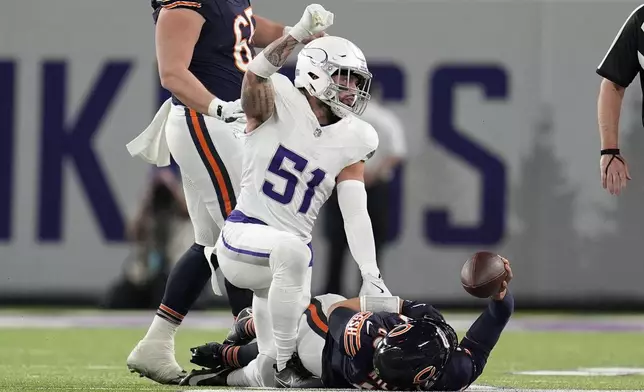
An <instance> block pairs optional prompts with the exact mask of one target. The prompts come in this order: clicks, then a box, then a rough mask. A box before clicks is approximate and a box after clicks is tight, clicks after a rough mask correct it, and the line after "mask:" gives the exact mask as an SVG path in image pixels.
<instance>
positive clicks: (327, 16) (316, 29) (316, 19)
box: [288, 4, 333, 42]
mask: <svg viewBox="0 0 644 392" xmlns="http://www.w3.org/2000/svg"><path fill="white" fill-rule="evenodd" d="M332 24H333V13H332V12H329V11H327V10H325V9H324V7H322V6H321V5H319V4H311V5H309V6H308V7H306V9H305V10H304V14H303V15H302V19H300V21H299V22H297V24H296V25H295V26H293V28H291V29H290V30H289V31H288V34H290V35H291V36H292V37H293V38H295V39H296V40H297V41H298V42H302V41H303V40H304V39H306V38H308V37H310V36H312V35H315V34H318V33H321V32H323V31H324V30H326V29H328V28H329V27H330V26H331V25H332Z"/></svg>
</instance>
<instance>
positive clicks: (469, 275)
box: [461, 252, 507, 298]
mask: <svg viewBox="0 0 644 392" xmlns="http://www.w3.org/2000/svg"><path fill="white" fill-rule="evenodd" d="M506 275H507V272H506V270H505V266H504V264H503V259H502V258H501V256H499V255H497V254H494V253H491V252H476V253H474V255H472V257H470V258H469V259H468V260H467V261H466V262H465V265H463V268H462V269H461V284H462V285H463V288H464V289H465V291H467V292H468V293H470V294H472V295H473V296H475V297H477V298H488V297H491V296H493V295H494V294H496V293H498V292H499V289H500V288H501V284H503V281H504V280H505V277H506Z"/></svg>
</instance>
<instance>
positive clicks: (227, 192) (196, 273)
mask: <svg viewBox="0 0 644 392" xmlns="http://www.w3.org/2000/svg"><path fill="white" fill-rule="evenodd" d="M209 119H210V120H212V124H211V128H215V129H218V133H217V134H216V135H214V137H217V138H220V139H223V141H222V143H225V148H224V150H226V151H227V152H228V154H229V155H230V154H237V151H239V154H240V153H241V146H238V145H235V143H236V142H235V140H236V139H235V138H234V137H233V136H232V132H231V131H230V129H228V128H227V127H226V126H225V123H223V122H221V121H218V120H216V119H213V118H209ZM166 137H167V141H168V146H169V147H170V150H171V152H172V154H173V157H174V158H175V160H176V162H177V163H178V164H179V167H180V169H181V172H182V177H183V181H184V183H183V185H184V192H185V196H186V203H187V205H188V212H189V214H190V218H191V221H192V223H193V227H194V230H195V244H194V245H193V246H192V247H191V248H190V249H188V251H186V253H185V254H184V256H183V257H182V258H181V260H179V262H178V263H177V264H176V265H175V267H174V268H173V270H172V272H171V274H170V277H169V279H168V282H167V284H166V290H165V293H164V297H163V300H162V303H161V305H160V306H159V309H158V311H157V316H155V318H154V320H153V322H152V325H151V326H150V329H149V331H148V334H146V336H145V337H144V339H142V340H141V342H139V344H137V346H136V347H135V348H134V350H133V351H132V353H131V354H130V356H129V357H128V360H127V364H128V367H129V368H130V369H131V370H132V371H136V372H138V373H139V374H141V375H144V376H147V377H149V378H151V379H152V380H155V381H157V382H160V383H162V384H168V383H170V384H175V383H177V382H178V381H179V380H180V379H181V378H182V377H183V376H185V372H183V370H182V369H181V367H180V366H179V365H178V363H177V362H176V360H175V358H174V335H175V333H176V330H177V328H178V327H179V325H180V324H181V322H182V320H183V318H184V317H185V315H186V314H187V313H188V311H189V310H190V308H191V307H192V306H193V304H194V302H195V301H196V299H197V298H198V297H199V295H200V294H201V292H202V291H203V288H204V287H205V285H206V283H207V282H208V279H210V278H211V275H212V274H211V268H212V269H213V270H214V269H216V268H218V265H217V259H216V257H213V258H210V260H208V259H207V258H206V256H205V255H204V246H213V245H214V243H215V239H216V237H217V235H218V231H219V227H221V225H223V220H224V218H225V216H227V215H222V214H228V213H230V211H232V206H233V205H234V202H235V200H234V199H235V189H237V190H238V188H239V185H238V184H239V173H240V169H239V168H237V167H236V166H240V163H237V159H238V157H237V156H234V155H233V156H232V157H231V159H229V160H227V162H230V166H232V170H228V169H227V168H226V166H224V164H223V161H222V159H221V156H220V155H219V153H218V151H217V150H216V149H215V147H214V143H213V135H211V132H210V129H209V128H208V127H206V124H205V119H204V117H203V116H201V115H198V114H197V113H196V112H194V111H190V110H188V109H185V108H182V107H180V106H174V107H173V108H172V112H171V114H170V116H169V117H168V120H167V124H166ZM237 144H239V143H238V142H237ZM239 161H241V159H239ZM213 162H214V163H213ZM215 169H216V170H217V172H216V173H214V170H215ZM231 174H232V176H231ZM213 178H214V179H218V180H216V181H213ZM233 184H235V186H233ZM219 187H221V188H222V189H219ZM220 202H221V206H223V207H222V208H219V207H220V205H219V203H220ZM208 262H211V263H213V265H211V266H209V265H208ZM214 278H215V279H216V276H215V277H214ZM215 284H216V283H215ZM228 298H229V301H230V302H231V303H232V304H233V306H232V307H233V315H235V316H236V312H237V311H238V310H241V309H243V308H244V307H246V306H249V305H250V295H249V292H248V291H242V290H240V289H238V290H234V291H232V290H231V292H229V293H228Z"/></svg>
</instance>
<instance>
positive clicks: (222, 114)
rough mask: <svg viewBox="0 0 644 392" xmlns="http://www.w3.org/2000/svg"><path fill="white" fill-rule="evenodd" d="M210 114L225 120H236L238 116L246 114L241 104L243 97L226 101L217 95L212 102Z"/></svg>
mask: <svg viewBox="0 0 644 392" xmlns="http://www.w3.org/2000/svg"><path fill="white" fill-rule="evenodd" d="M208 115H209V116H211V117H214V118H218V119H220V120H221V121H225V122H232V121H236V120H237V119H238V118H240V117H244V116H245V115H244V109H242V106H241V99H238V100H236V101H232V102H226V101H222V100H221V99H219V98H217V97H215V99H213V100H212V101H211V102H210V105H209V106H208Z"/></svg>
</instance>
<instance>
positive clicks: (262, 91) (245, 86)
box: [241, 4, 333, 132]
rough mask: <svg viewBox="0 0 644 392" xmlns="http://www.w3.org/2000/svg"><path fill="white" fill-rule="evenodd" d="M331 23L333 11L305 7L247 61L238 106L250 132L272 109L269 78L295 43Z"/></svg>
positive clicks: (313, 36)
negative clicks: (289, 25)
mask: <svg viewBox="0 0 644 392" xmlns="http://www.w3.org/2000/svg"><path fill="white" fill-rule="evenodd" d="M332 24H333V14H332V13H331V12H329V11H327V10H325V9H324V8H323V7H322V6H321V5H318V4H311V5H309V6H308V7H306V10H305V11H304V15H302V19H300V21H299V22H298V23H297V24H296V25H295V26H293V28H292V29H290V30H289V32H288V34H286V35H284V36H283V37H281V38H278V39H277V40H275V41H274V42H273V43H271V44H270V45H268V46H267V47H266V48H265V49H264V50H262V51H261V52H260V53H259V54H258V55H257V56H256V57H255V58H254V59H253V60H252V61H251V63H250V64H249V66H248V71H247V72H246V74H245V75H244V81H243V83H242V98H241V99H242V108H243V109H244V113H246V117H247V118H248V126H247V131H248V132H250V131H252V130H254V129H255V128H257V127H258V126H260V125H261V124H262V123H264V121H266V120H267V119H268V118H269V117H270V116H271V115H272V114H273V111H274V110H275V95H274V91H273V85H272V83H271V82H270V80H269V78H270V76H271V75H273V74H274V73H275V72H277V71H278V70H279V69H280V68H281V67H282V66H283V65H284V63H286V59H287V58H288V56H289V55H290V54H291V52H293V49H294V48H295V46H296V45H297V44H298V43H300V42H301V43H307V42H309V41H311V39H314V38H315V37H316V34H319V33H322V32H323V31H324V30H326V29H327V28H328V27H329V26H331V25H332Z"/></svg>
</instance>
